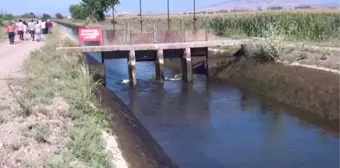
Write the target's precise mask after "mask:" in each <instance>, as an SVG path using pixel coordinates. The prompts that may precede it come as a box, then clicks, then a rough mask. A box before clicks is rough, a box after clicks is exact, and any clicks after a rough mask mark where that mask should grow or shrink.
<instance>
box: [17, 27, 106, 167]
mask: <svg viewBox="0 0 340 168" xmlns="http://www.w3.org/2000/svg"><path fill="white" fill-rule="evenodd" d="M73 45H74V43H73V42H72V41H70V40H69V39H68V38H63V35H62V34H61V33H60V32H59V31H58V30H55V32H54V33H53V34H52V35H48V37H47V41H46V44H45V46H44V47H43V48H42V49H41V50H38V51H35V52H33V53H32V54H31V57H30V59H29V60H28V61H27V62H26V64H25V69H26V72H27V76H26V79H25V82H24V86H23V97H24V98H25V100H26V102H25V103H26V104H27V105H28V106H30V107H35V106H44V105H49V104H51V102H52V99H53V98H55V97H62V98H64V99H65V101H66V102H67V104H69V106H70V115H69V116H67V117H69V120H70V121H72V128H70V131H69V132H68V133H66V135H64V136H65V139H66V141H65V143H63V146H64V150H63V152H62V153H60V154H56V155H54V156H51V157H50V158H49V159H47V160H46V164H45V167H48V168H59V167H60V168H64V167H91V168H92V167H94V168H109V167H112V165H111V162H110V160H109V157H108V155H107V153H106V152H105V149H104V143H103V141H102V138H101V134H102V131H103V130H107V129H108V123H107V120H106V117H105V114H104V113H105V111H104V110H103V109H101V108H100V107H99V106H98V105H97V103H96V100H95V98H94V95H93V89H95V86H96V85H97V84H98V83H97V82H95V81H92V78H91V74H89V71H88V67H87V65H86V64H85V63H84V58H83V55H82V54H81V53H66V52H62V51H56V47H57V46H73ZM35 113H37V111H35ZM47 113H48V112H47ZM45 133H46V131H45V129H36V131H35V133H34V134H33V136H34V137H36V139H37V140H38V141H39V140H41V139H42V138H43V137H44V135H45Z"/></svg>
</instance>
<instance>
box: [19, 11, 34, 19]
mask: <svg viewBox="0 0 340 168" xmlns="http://www.w3.org/2000/svg"><path fill="white" fill-rule="evenodd" d="M21 17H22V18H36V17H37V16H36V15H35V14H34V13H33V12H30V13H25V14H23V15H21Z"/></svg>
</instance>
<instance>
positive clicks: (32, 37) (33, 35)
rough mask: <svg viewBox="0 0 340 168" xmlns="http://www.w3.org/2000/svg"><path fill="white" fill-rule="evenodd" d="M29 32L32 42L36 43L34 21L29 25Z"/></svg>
mask: <svg viewBox="0 0 340 168" xmlns="http://www.w3.org/2000/svg"><path fill="white" fill-rule="evenodd" d="M28 31H29V33H30V34H31V39H32V41H34V38H35V22H34V20H31V21H30V22H29V23H28Z"/></svg>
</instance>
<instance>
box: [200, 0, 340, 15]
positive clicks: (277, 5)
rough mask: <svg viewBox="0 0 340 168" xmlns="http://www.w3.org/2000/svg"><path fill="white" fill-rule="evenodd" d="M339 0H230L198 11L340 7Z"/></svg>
mask: <svg viewBox="0 0 340 168" xmlns="http://www.w3.org/2000/svg"><path fill="white" fill-rule="evenodd" d="M339 6H340V5H339V0H229V1H225V2H221V3H218V4H213V5H209V6H207V7H205V8H201V9H198V10H197V11H199V12H202V11H207V12H215V11H222V10H224V11H225V10H227V11H233V10H258V9H262V10H266V9H294V8H339Z"/></svg>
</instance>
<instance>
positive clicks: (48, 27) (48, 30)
mask: <svg viewBox="0 0 340 168" xmlns="http://www.w3.org/2000/svg"><path fill="white" fill-rule="evenodd" d="M52 27H53V24H52V22H51V20H49V19H48V20H47V22H46V28H47V33H48V34H51V33H52Z"/></svg>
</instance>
